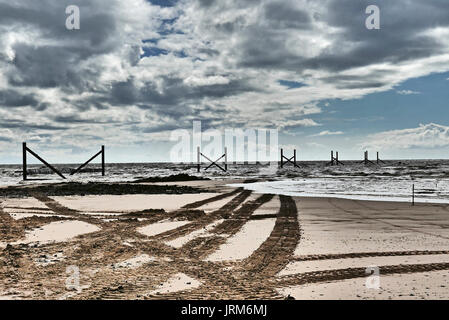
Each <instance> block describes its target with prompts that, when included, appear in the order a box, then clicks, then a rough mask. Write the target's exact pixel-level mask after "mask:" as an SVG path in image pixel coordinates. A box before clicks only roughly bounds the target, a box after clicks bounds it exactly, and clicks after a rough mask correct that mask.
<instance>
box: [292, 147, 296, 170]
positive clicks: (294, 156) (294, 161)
mask: <svg viewBox="0 0 449 320" xmlns="http://www.w3.org/2000/svg"><path fill="white" fill-rule="evenodd" d="M293 163H294V164H295V167H296V149H295V150H293Z"/></svg>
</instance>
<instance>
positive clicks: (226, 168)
mask: <svg viewBox="0 0 449 320" xmlns="http://www.w3.org/2000/svg"><path fill="white" fill-rule="evenodd" d="M224 149H225V160H224V161H225V170H226V171H228V148H227V147H225V148H224Z"/></svg>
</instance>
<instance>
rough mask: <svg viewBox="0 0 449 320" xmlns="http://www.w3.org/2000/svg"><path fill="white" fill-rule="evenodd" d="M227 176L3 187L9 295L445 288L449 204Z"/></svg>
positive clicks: (335, 295)
mask: <svg viewBox="0 0 449 320" xmlns="http://www.w3.org/2000/svg"><path fill="white" fill-rule="evenodd" d="M237 182H238V181H237ZM232 183H236V181H231V180H221V181H219V180H214V181H192V182H188V181H187V182H170V183H163V182H159V183H145V184H139V185H138V186H135V187H128V188H124V187H123V186H114V184H111V185H110V186H109V187H108V188H105V189H104V190H105V192H104V193H103V194H102V192H99V191H98V190H97V189H96V188H95V187H92V186H89V190H90V193H89V190H87V189H86V188H84V187H83V186H80V185H77V186H76V188H74V189H73V190H74V191H73V194H70V192H68V191H67V189H68V188H67V186H63V187H58V186H52V187H45V188H38V187H33V186H27V187H26V188H27V190H26V191H24V190H18V189H17V188H23V187H17V188H16V189H14V190H10V194H11V195H10V196H8V195H7V193H5V192H3V197H2V198H1V200H0V201H1V203H0V270H1V273H0V274H1V276H0V299H286V298H290V299H291V298H294V299H448V298H449V290H447V288H448V287H449V277H448V276H447V272H448V270H449V232H448V228H449V205H447V204H422V203H419V204H416V205H415V206H411V204H410V203H402V202H382V201H377V202H376V201H362V200H349V199H335V198H305V197H290V196H284V195H273V194H256V193H254V192H251V191H249V190H245V189H244V188H234V187H229V186H228V185H229V184H232ZM58 188H63V191H61V190H62V189H58ZM83 188H84V189H86V190H84V189H83ZM93 190H94V191H93ZM124 190H130V191H129V194H127V192H126V191H124ZM373 272H374V273H373Z"/></svg>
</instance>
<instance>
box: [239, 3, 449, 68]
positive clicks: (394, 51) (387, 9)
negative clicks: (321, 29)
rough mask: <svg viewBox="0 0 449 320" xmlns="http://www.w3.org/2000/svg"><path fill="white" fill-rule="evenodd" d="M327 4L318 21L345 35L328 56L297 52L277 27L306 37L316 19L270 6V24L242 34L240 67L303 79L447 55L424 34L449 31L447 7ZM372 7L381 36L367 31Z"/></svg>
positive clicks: (289, 6)
mask: <svg viewBox="0 0 449 320" xmlns="http://www.w3.org/2000/svg"><path fill="white" fill-rule="evenodd" d="M327 4H328V7H327V10H326V13H325V14H322V15H316V19H320V21H323V22H325V23H327V24H328V26H329V27H338V28H340V29H341V30H342V31H341V32H339V33H338V34H336V35H335V39H333V40H334V41H333V42H332V45H331V47H329V48H328V49H327V50H325V51H323V52H322V53H321V54H319V55H318V56H315V57H312V58H306V57H304V56H302V55H299V54H296V53H294V52H292V50H290V47H289V45H288V42H287V41H286V39H287V37H286V34H285V33H278V32H277V29H276V26H279V27H283V29H288V28H297V30H298V31H301V30H304V29H305V28H307V27H308V25H309V24H311V23H312V22H313V18H311V17H310V16H309V15H308V14H307V13H305V12H302V11H298V9H297V8H296V7H295V5H294V2H271V3H269V4H267V5H266V9H265V10H266V13H265V16H266V18H268V20H269V21H270V22H271V23H270V24H268V25H263V24H258V25H253V26H250V27H248V28H247V29H246V30H245V32H244V33H243V35H242V38H243V39H244V41H242V42H241V46H240V47H239V48H238V50H236V52H241V54H240V56H239V58H240V59H239V64H240V65H241V66H242V67H251V68H267V69H285V70H292V71H293V70H294V71H297V72H299V73H301V72H303V71H304V70H326V71H330V72H338V71H344V70H347V69H350V68H354V67H361V66H367V65H371V64H374V63H380V62H391V63H401V62H405V61H409V60H414V59H418V58H426V57H430V56H433V55H436V54H441V53H444V50H445V47H444V46H443V44H442V43H441V42H439V41H438V40H436V39H434V38H432V37H430V36H428V35H424V34H422V32H424V31H426V30H428V29H429V28H431V27H436V26H445V27H447V26H449V2H447V1H428V2H427V1H426V2H424V1H423V2H414V3H413V5H410V4H409V3H408V1H406V0H400V1H374V2H373V1H371V0H370V1H367V0H366V1H365V0H364V1H352V0H342V1H341V0H332V1H327ZM372 4H378V5H379V7H380V9H381V29H380V30H368V29H367V28H366V27H365V20H366V18H367V16H368V15H367V14H366V13H365V9H366V8H367V6H369V5H372ZM267 8H273V9H272V10H270V9H267ZM274 8H276V9H277V10H274ZM295 17H296V18H297V19H296V20H295ZM317 40H319V34H317Z"/></svg>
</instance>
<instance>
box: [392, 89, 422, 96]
mask: <svg viewBox="0 0 449 320" xmlns="http://www.w3.org/2000/svg"><path fill="white" fill-rule="evenodd" d="M396 93H398V94H400V95H404V96H408V95H412V94H421V92H419V91H413V90H400V91H396Z"/></svg>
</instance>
